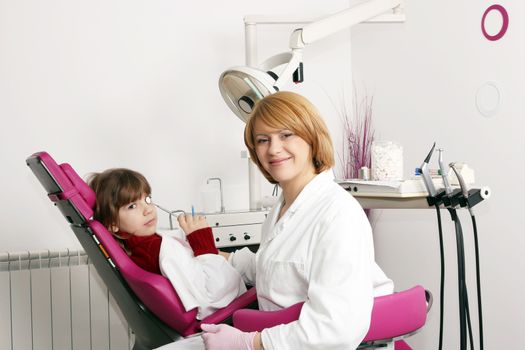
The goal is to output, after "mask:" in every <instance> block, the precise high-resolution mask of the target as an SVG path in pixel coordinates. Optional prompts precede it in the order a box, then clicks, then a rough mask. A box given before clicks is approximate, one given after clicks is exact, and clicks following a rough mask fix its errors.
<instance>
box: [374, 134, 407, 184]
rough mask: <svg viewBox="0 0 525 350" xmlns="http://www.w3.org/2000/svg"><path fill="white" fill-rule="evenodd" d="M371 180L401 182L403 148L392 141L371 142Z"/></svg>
mask: <svg viewBox="0 0 525 350" xmlns="http://www.w3.org/2000/svg"><path fill="white" fill-rule="evenodd" d="M371 158H372V159H371V162H372V169H371V170H372V174H371V175H372V180H376V181H398V180H403V147H402V146H401V145H400V144H398V143H397V142H393V141H374V142H372V154H371Z"/></svg>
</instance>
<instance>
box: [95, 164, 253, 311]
mask: <svg viewBox="0 0 525 350" xmlns="http://www.w3.org/2000/svg"><path fill="white" fill-rule="evenodd" d="M88 183H89V186H90V187H91V188H92V189H93V191H95V194H96V206H95V214H94V219H95V220H98V221H100V222H101V223H102V224H103V225H104V226H105V227H107V229H108V230H109V231H110V232H111V233H112V234H113V236H114V237H115V238H116V239H117V240H118V241H119V243H120V244H121V245H122V246H123V248H124V249H125V250H126V252H127V253H128V255H129V256H130V258H131V260H133V261H134V262H135V263H136V264H137V265H138V266H140V267H141V268H142V269H144V270H147V271H149V272H152V273H157V274H162V275H164V276H165V277H167V278H168V279H169V280H170V282H171V284H172V285H173V287H174V288H175V290H176V291H177V294H178V295H179V297H180V299H181V301H182V303H183V305H184V307H185V309H186V310H187V311H188V310H191V309H193V308H195V307H197V308H198V314H197V318H198V319H202V318H204V317H206V316H208V315H210V314H212V313H213V312H214V311H215V310H217V309H219V308H223V307H225V306H227V305H228V304H229V303H230V302H231V301H232V300H233V299H235V298H236V297H237V296H239V295H240V294H242V293H244V292H245V291H246V287H245V285H244V283H243V281H242V278H241V276H240V275H239V273H238V272H237V271H236V270H235V269H234V268H233V267H232V266H231V265H230V264H229V263H228V262H227V261H226V259H225V258H224V257H222V256H220V255H218V250H217V248H216V247H215V243H214V239H213V233H212V231H211V228H210V227H209V226H208V224H207V223H206V219H205V218H204V217H203V216H201V215H197V216H193V215H179V217H178V218H177V219H178V221H179V225H180V227H181V228H182V231H184V232H181V231H180V230H177V231H167V232H162V231H157V210H156V207H155V205H154V204H153V203H152V201H151V187H150V185H149V183H148V181H147V180H146V178H145V177H144V176H143V175H142V174H140V173H138V172H136V171H133V170H129V169H122V168H119V169H108V170H106V171H104V172H102V173H96V174H93V175H91V177H90V179H89V180H88Z"/></svg>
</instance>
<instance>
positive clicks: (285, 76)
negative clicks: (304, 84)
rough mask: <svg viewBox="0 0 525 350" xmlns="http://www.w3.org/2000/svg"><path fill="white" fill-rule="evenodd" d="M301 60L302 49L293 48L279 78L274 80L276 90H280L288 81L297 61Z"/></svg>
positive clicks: (296, 65) (297, 64)
mask: <svg viewBox="0 0 525 350" xmlns="http://www.w3.org/2000/svg"><path fill="white" fill-rule="evenodd" d="M302 60H303V50H302V49H293V50H292V58H291V59H290V62H289V63H288V64H287V65H286V67H285V68H284V70H283V71H282V72H281V75H280V76H279V79H277V80H276V81H275V85H274V86H275V87H276V88H277V89H278V90H281V88H282V87H283V86H285V85H286V84H287V83H288V81H289V80H290V79H291V78H292V75H293V72H294V71H295V70H296V69H297V67H298V66H299V63H301V62H302Z"/></svg>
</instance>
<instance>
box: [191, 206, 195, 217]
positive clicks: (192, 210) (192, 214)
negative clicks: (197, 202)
mask: <svg viewBox="0 0 525 350" xmlns="http://www.w3.org/2000/svg"><path fill="white" fill-rule="evenodd" d="M191 216H192V217H195V208H194V207H193V205H192V206H191Z"/></svg>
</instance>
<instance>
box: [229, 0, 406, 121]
mask: <svg viewBox="0 0 525 350" xmlns="http://www.w3.org/2000/svg"><path fill="white" fill-rule="evenodd" d="M400 5H401V0H370V1H366V2H364V3H361V4H358V5H355V6H353V7H351V8H349V9H346V10H344V11H341V12H338V13H336V14H333V15H331V16H328V17H326V18H323V19H320V20H318V21H315V22H313V23H310V24H307V25H306V26H304V27H303V28H300V29H296V30H295V31H293V33H292V35H291V37H290V50H291V51H290V52H285V53H281V54H278V55H275V56H272V57H270V58H269V59H268V60H266V61H265V62H263V63H262V64H261V65H258V66H257V67H254V66H249V67H234V68H230V69H228V70H227V71H225V72H224V73H222V75H221V76H220V78H219V89H220V91H221V95H222V97H223V98H224V101H226V104H227V105H228V107H230V109H231V110H232V111H233V112H234V113H235V114H236V115H237V116H238V117H239V118H240V119H241V120H242V121H243V122H246V121H247V120H248V119H249V118H250V115H251V112H252V109H253V107H254V105H255V103H256V102H257V101H259V100H261V99H262V98H264V97H265V96H268V95H270V94H273V93H275V92H277V91H279V90H280V89H281V88H283V87H284V86H285V85H286V84H287V83H288V82H289V81H290V80H292V79H293V81H294V82H296V83H299V82H302V80H303V63H302V50H303V48H304V47H305V46H306V45H309V44H311V43H313V42H315V41H318V40H321V39H323V38H325V37H327V36H329V35H332V34H335V33H337V32H339V31H341V30H343V29H346V28H348V27H351V26H353V25H355V24H358V23H361V22H364V21H366V20H368V19H370V18H373V17H376V16H378V15H380V14H383V13H385V12H387V11H398V10H399V6H400ZM248 65H251V63H250V62H248ZM281 65H285V67H284V69H283V71H282V73H281V75H280V76H277V74H276V73H275V72H274V70H275V69H276V68H277V67H279V66H281Z"/></svg>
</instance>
